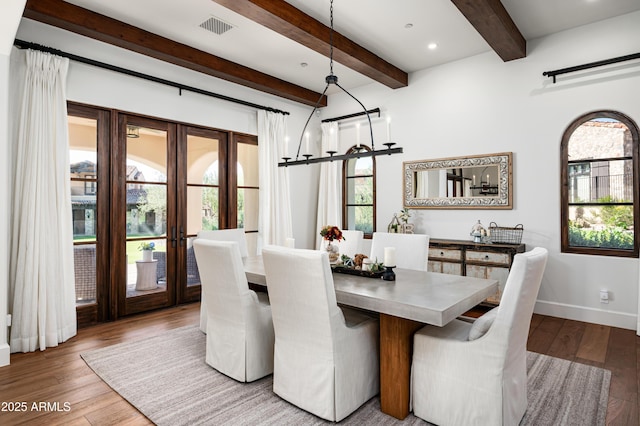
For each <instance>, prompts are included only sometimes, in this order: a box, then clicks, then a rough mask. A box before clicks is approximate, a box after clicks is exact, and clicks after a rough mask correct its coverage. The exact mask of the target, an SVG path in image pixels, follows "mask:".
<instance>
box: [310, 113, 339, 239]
mask: <svg viewBox="0 0 640 426" xmlns="http://www.w3.org/2000/svg"><path fill="white" fill-rule="evenodd" d="M321 126H322V149H321V151H320V152H322V153H325V152H327V151H338V123H336V122H329V123H322V125H321ZM341 164H342V162H338V161H331V162H327V163H320V184H319V186H318V214H317V218H316V240H317V246H318V248H322V244H323V242H324V240H323V239H322V237H321V236H320V229H321V228H322V227H323V226H326V225H335V226H337V227H338V228H340V229H342V214H341V212H342V167H340V165H341Z"/></svg>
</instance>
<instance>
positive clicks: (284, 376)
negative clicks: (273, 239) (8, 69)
mask: <svg viewBox="0 0 640 426" xmlns="http://www.w3.org/2000/svg"><path fill="white" fill-rule="evenodd" d="M262 256H263V259H264V269H265V274H266V278H267V286H268V288H269V298H270V300H271V309H272V312H273V327H274V330H275V335H276V342H275V351H274V366H273V391H274V392H275V393H276V394H277V395H279V396H280V397H281V398H283V399H285V400H287V401H289V402H290V403H292V404H294V405H296V406H298V407H300V408H302V409H303V410H306V411H308V412H310V413H312V414H315V415H316V416H318V417H321V418H323V419H326V420H330V421H336V422H337V421H340V420H342V419H344V418H345V417H347V416H348V415H349V414H351V413H352V412H353V411H355V410H356V409H357V408H358V407H360V406H361V405H362V404H364V403H365V402H366V401H368V400H369V399H370V398H372V397H373V396H375V395H376V394H377V393H378V388H379V362H378V346H379V345H378V340H379V338H378V331H379V327H378V321H377V320H375V319H373V318H371V317H368V316H366V315H364V314H363V313H361V312H358V311H355V310H352V309H348V308H344V307H342V308H341V307H338V304H337V302H336V294H335V289H334V287H333V277H332V275H331V268H330V266H329V257H328V254H327V252H326V251H322V250H301V249H299V250H296V249H291V248H286V247H277V246H266V247H264V248H263V249H262Z"/></svg>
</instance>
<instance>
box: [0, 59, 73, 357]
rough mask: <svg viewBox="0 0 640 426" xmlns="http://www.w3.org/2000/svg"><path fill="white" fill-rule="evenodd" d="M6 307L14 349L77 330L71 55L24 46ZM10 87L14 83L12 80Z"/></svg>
mask: <svg viewBox="0 0 640 426" xmlns="http://www.w3.org/2000/svg"><path fill="white" fill-rule="evenodd" d="M15 54H17V55H22V56H23V58H24V59H22V58H19V59H20V61H21V62H22V66H21V68H22V70H24V72H22V73H20V74H19V75H15V76H12V79H18V80H20V81H15V84H17V85H19V86H20V87H22V93H21V96H20V99H19V100H18V101H17V103H18V105H13V106H12V108H11V110H12V111H13V113H12V114H13V117H12V119H13V120H16V121H17V134H15V135H14V137H13V139H12V143H13V145H14V146H13V149H14V152H15V168H14V181H13V183H14V186H13V210H12V217H11V221H12V235H11V259H10V290H9V292H10V294H9V304H10V306H9V309H10V311H11V313H12V326H11V337H10V346H11V352H31V351H35V350H36V349H40V350H45V349H46V348H47V347H52V346H57V345H58V343H61V342H64V341H66V340H68V339H69V338H71V337H73V336H75V334H76V306H75V277H74V270H73V229H72V218H71V190H70V182H69V140H68V130H67V101H66V84H65V81H66V77H67V69H68V66H69V60H68V59H64V58H60V57H58V56H54V55H50V54H47V53H42V52H36V51H31V50H27V51H19V52H15ZM12 84H13V83H12Z"/></svg>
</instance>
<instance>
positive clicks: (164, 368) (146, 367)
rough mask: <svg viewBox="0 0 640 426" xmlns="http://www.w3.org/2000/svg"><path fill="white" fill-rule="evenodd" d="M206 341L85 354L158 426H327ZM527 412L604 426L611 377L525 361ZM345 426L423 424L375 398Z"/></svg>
mask: <svg viewBox="0 0 640 426" xmlns="http://www.w3.org/2000/svg"><path fill="white" fill-rule="evenodd" d="M204 357H205V335H204V334H203V333H201V332H200V330H199V329H198V328H197V327H196V326H188V327H182V328H178V329H175V330H171V331H169V332H167V333H164V334H162V335H160V336H156V337H151V338H148V339H144V340H140V341H137V342H130V343H122V344H118V345H114V346H109V347H106V348H102V349H97V350H94V351H91V352H87V353H84V354H82V358H83V359H84V360H85V362H86V363H87V364H88V365H89V366H90V367H91V368H92V369H93V371H95V372H96V374H97V375H98V376H100V377H101V378H102V380H104V381H105V382H106V383H107V384H108V385H109V386H111V387H112V388H113V389H114V390H115V391H116V392H118V393H119V394H120V395H122V396H123V397H124V398H125V399H126V400H127V401H129V402H130V403H131V404H132V405H133V406H135V407H136V408H137V409H138V410H140V411H141V412H142V413H143V414H144V415H145V416H147V417H148V418H149V419H150V420H151V421H153V422H154V423H156V424H158V425H168V426H169V425H170V426H176V425H316V424H326V423H328V422H325V421H324V420H322V419H319V418H317V417H315V416H313V415H311V414H308V413H306V412H305V411H303V410H300V409H299V408H297V407H295V406H293V405H291V404H289V403H288V402H286V401H284V400H282V399H280V398H279V397H278V396H277V395H275V394H274V393H273V392H272V390H271V388H272V379H271V376H269V377H266V378H264V379H261V380H258V381H256V382H253V383H248V384H243V383H238V382H236V381H234V380H232V379H230V378H228V377H226V376H224V375H223V374H220V373H218V372H217V371H216V370H214V369H212V368H211V367H209V366H208V365H207V364H206V363H205V361H204ZM527 370H528V383H529V405H528V409H527V413H526V414H525V417H524V419H523V420H522V423H521V424H522V425H535V426H543V425H553V426H558V425H580V426H586V425H604V423H605V417H606V411H607V401H608V395H609V383H610V380H611V372H610V371H607V370H603V369H601V368H596V367H591V366H587V365H583V364H578V363H574V362H570V361H566V360H561V359H558V358H553V357H549V356H545V355H540V354H536V353H533V352H529V353H528V354H527ZM341 424H354V425H395V424H410V425H413V424H426V422H424V421H422V420H420V419H418V418H416V417H414V416H413V415H409V417H407V418H406V419H405V420H404V421H398V420H396V419H394V418H392V417H390V416H387V415H386V414H383V413H382V412H381V411H380V402H379V399H378V398H373V399H371V400H370V401H369V402H367V403H366V404H365V405H363V406H362V407H361V408H359V409H358V410H357V411H356V412H355V413H353V414H352V415H351V416H349V417H348V418H347V419H345V420H344V421H342V422H341Z"/></svg>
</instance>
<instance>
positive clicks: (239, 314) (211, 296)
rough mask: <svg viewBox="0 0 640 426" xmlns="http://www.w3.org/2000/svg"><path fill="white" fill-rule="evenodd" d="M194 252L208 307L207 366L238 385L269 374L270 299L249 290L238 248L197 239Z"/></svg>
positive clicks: (231, 243)
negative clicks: (238, 382) (235, 381)
mask: <svg viewBox="0 0 640 426" xmlns="http://www.w3.org/2000/svg"><path fill="white" fill-rule="evenodd" d="M193 247H194V249H195V253H196V258H197V260H198V264H199V265H200V277H201V279H202V293H203V299H204V300H205V301H206V305H207V329H206V333H207V343H206V362H207V364H209V365H210V366H212V367H213V368H215V369H216V370H218V371H219V372H221V373H223V374H226V375H227V376H229V377H231V378H233V379H235V380H238V381H240V382H251V381H254V380H257V379H259V378H261V377H264V376H266V375H268V374H271V373H272V372H273V342H274V336H273V323H272V321H271V306H270V305H269V298H268V296H267V294H266V293H256V292H254V291H252V290H250V289H249V285H248V283H247V277H246V275H245V272H244V267H243V265H242V257H241V256H240V249H239V248H238V243H237V242H235V241H211V240H206V239H201V238H198V239H196V240H195V241H194V242H193Z"/></svg>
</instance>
